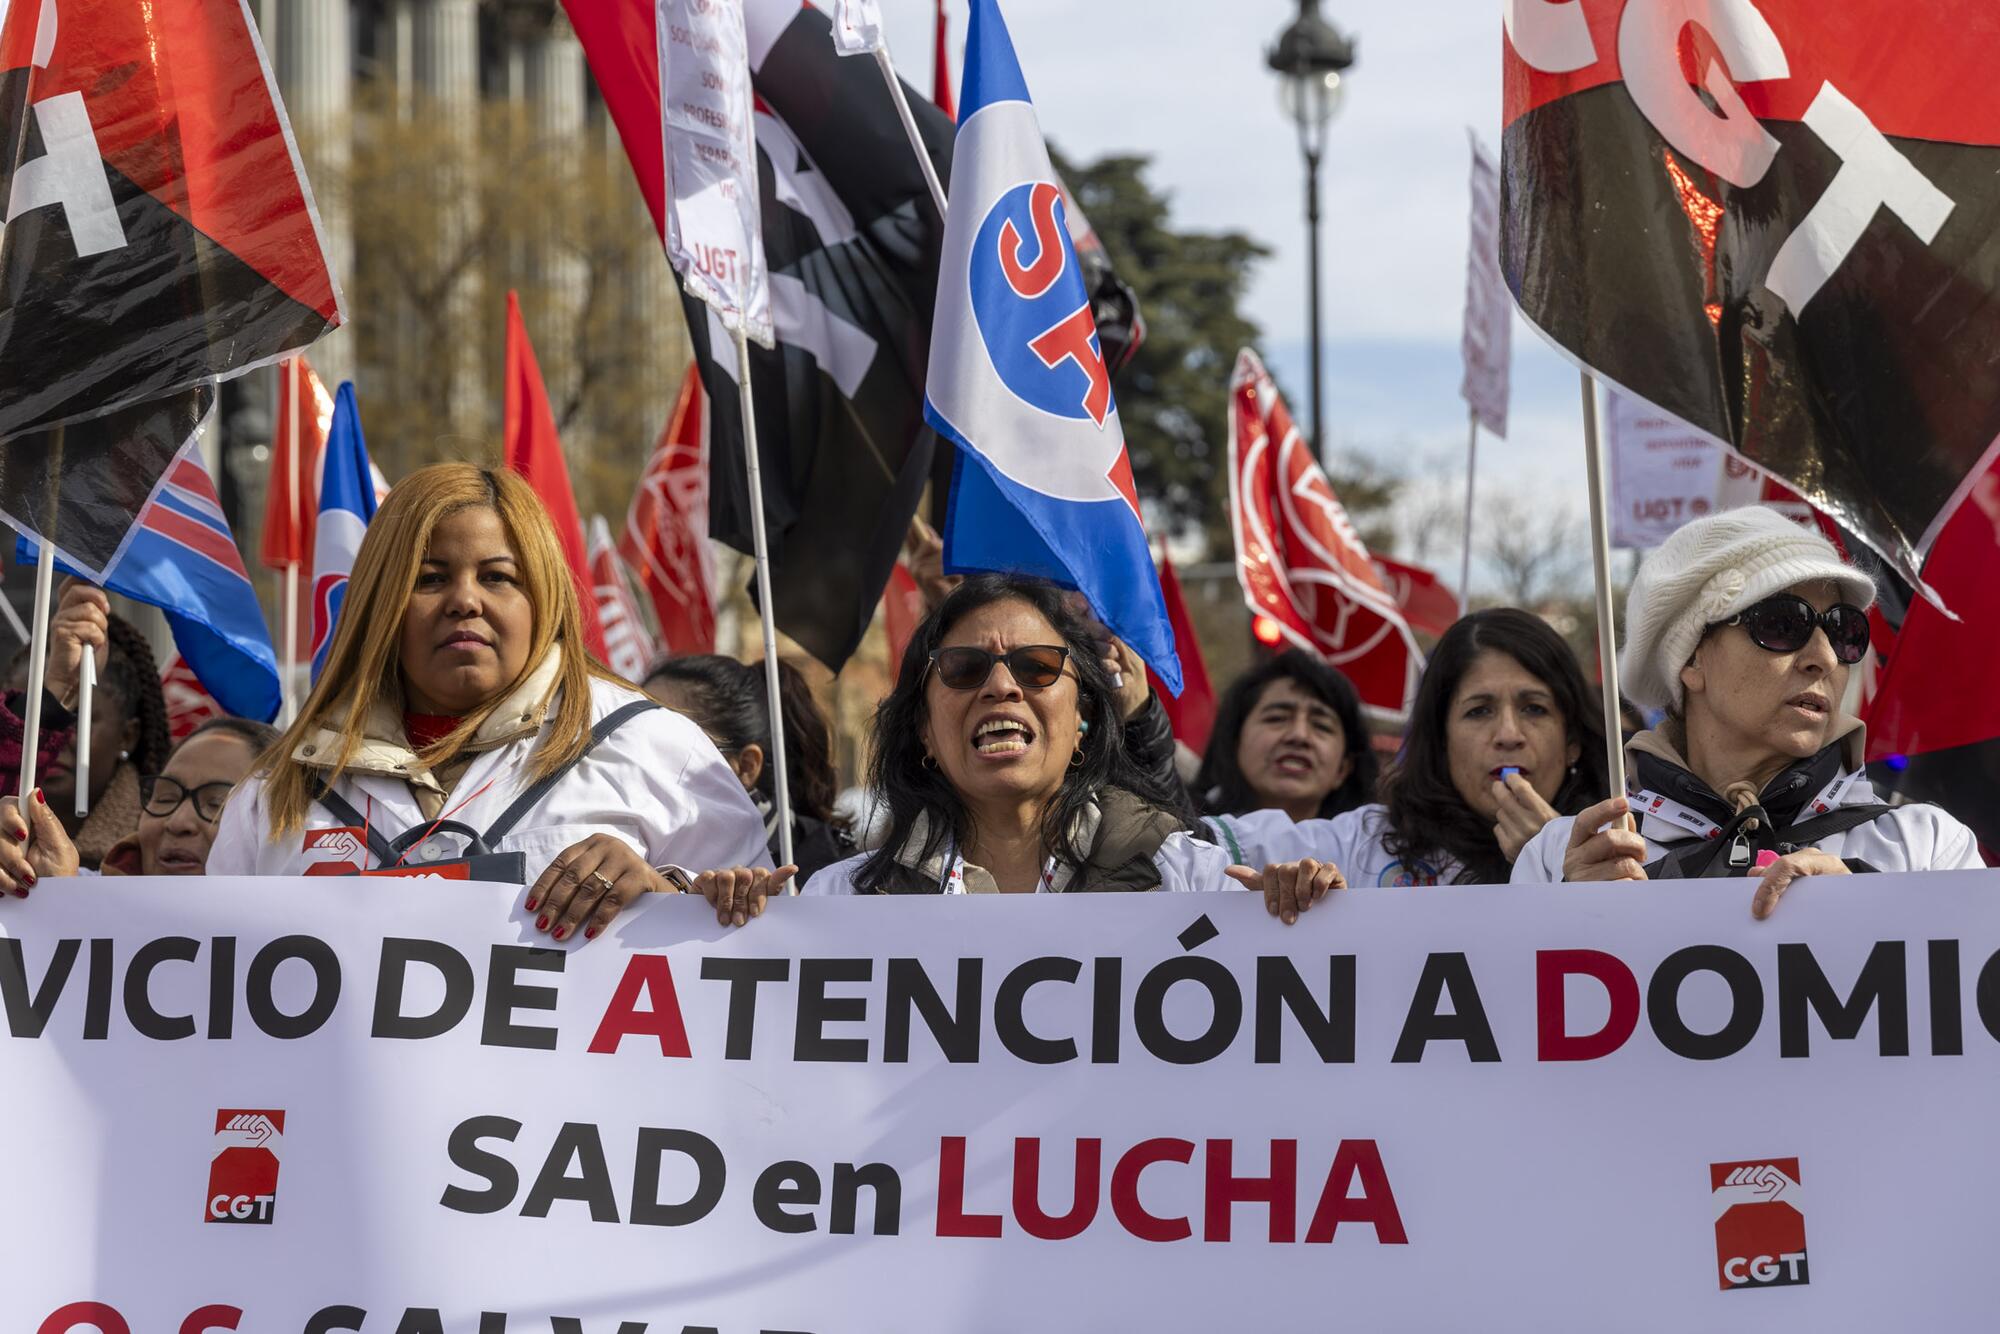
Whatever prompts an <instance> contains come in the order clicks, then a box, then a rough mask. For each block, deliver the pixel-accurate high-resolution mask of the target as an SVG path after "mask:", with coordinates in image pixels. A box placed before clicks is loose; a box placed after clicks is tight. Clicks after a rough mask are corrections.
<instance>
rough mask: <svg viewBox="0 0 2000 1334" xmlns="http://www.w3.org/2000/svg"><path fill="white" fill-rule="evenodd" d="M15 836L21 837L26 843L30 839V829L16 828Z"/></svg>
mask: <svg viewBox="0 0 2000 1334" xmlns="http://www.w3.org/2000/svg"><path fill="white" fill-rule="evenodd" d="M14 837H15V838H18V839H20V840H21V841H22V842H23V843H26V842H27V841H28V831H27V830H25V829H16V830H15V831H14Z"/></svg>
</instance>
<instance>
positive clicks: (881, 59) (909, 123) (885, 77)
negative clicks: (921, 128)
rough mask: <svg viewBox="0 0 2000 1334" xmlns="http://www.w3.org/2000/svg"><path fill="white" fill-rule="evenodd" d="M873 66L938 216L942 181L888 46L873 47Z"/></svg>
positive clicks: (941, 214)
mask: <svg viewBox="0 0 2000 1334" xmlns="http://www.w3.org/2000/svg"><path fill="white" fill-rule="evenodd" d="M875 68H877V69H879V70H881V71H882V82H884V83H886V84H888V85H889V96H890V97H891V98H892V99H893V100H894V101H895V103H896V115H897V116H899V117H901V119H902V122H903V133H904V134H905V135H907V136H908V137H909V140H910V151H911V152H913V153H915V154H916V155H917V165H918V166H919V167H922V168H923V169H924V184H925V185H928V186H929V187H930V188H931V200H932V202H933V203H935V204H936V205H937V211H938V217H939V218H940V219H942V218H943V217H944V216H945V212H944V183H943V182H942V181H940V180H938V174H937V167H936V165H935V164H933V163H932V162H931V154H930V150H929V149H927V148H925V147H924V137H923V136H922V135H921V134H918V133H917V118H916V117H915V116H914V115H912V114H911V113H910V99H909V98H908V97H906V96H904V94H903V81H902V80H901V79H899V78H897V77H896V66H895V65H894V64H893V63H892V62H891V61H890V59H889V48H887V47H886V46H878V47H876V48H875Z"/></svg>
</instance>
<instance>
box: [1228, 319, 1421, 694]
mask: <svg viewBox="0 0 2000 1334" xmlns="http://www.w3.org/2000/svg"><path fill="white" fill-rule="evenodd" d="M1229 521H1230V526H1231V528H1232V529H1233V530H1234V531H1235V534H1236V574H1237V578H1238V580H1239V581H1240V582H1241V583H1242V585H1243V598H1244V600H1245V601H1246V602H1248V603H1249V604H1250V610H1251V611H1252V612H1255V613H1257V614H1259V615H1263V616H1268V617H1270V618H1271V619H1272V620H1273V621H1275V622H1277V624H1278V628H1279V629H1280V630H1281V631H1283V632H1284V635H1285V638H1287V639H1289V640H1290V641H1291V642H1292V643H1294V644H1296V645H1298V646H1299V647H1300V648H1303V649H1307V650H1310V651H1312V652H1315V653H1318V654H1319V655H1320V656H1321V657H1323V658H1325V659H1326V660H1327V661H1328V662H1329V663H1331V664H1332V665H1334V666H1335V667H1338V668H1340V670H1341V671H1343V672H1345V673H1347V676H1348V678H1349V679H1350V680H1352V681H1353V682H1354V687H1355V689H1356V690H1357V691H1359V692H1360V694H1361V699H1362V702H1363V703H1365V704H1371V705H1373V706H1375V707H1376V708H1380V709H1387V710H1389V711H1391V712H1397V713H1400V712H1402V711H1403V710H1405V709H1406V708H1408V707H1409V700H1410V696H1411V694H1412V693H1413V692H1414V691H1415V689H1416V683H1417V672H1418V670H1419V669H1420V668H1421V667H1422V665H1423V655H1422V654H1421V653H1420V652H1419V651H1418V650H1417V643H1416V640H1415V639H1414V638H1412V637H1411V635H1410V627H1409V626H1408V625H1407V624H1406V623H1405V622H1404V620H1403V617H1402V613H1401V612H1400V611H1398V610H1397V607H1396V599H1395V596H1394V595H1393V594H1392V593H1391V592H1390V591H1389V589H1388V588H1387V587H1385V586H1384V584H1383V582H1382V575H1381V573H1380V572H1379V571H1378V570H1377V569H1376V568H1375V562H1374V561H1372V560H1370V559H1369V556H1368V548H1367V547H1366V546H1365V545H1363V544H1362V541H1361V538H1360V536H1359V535H1358V534H1357V533H1356V532H1355V531H1354V525H1353V524H1352V523H1350V522H1349V521H1348V518H1347V511H1346V510H1345V509H1343V508H1342V507H1341V504H1340V501H1339V500H1338V499H1337V498H1336V497H1335V496H1334V494H1333V488H1332V487H1331V486H1330V485H1328V483H1327V480H1326V474H1325V473H1323V472H1321V471H1320V467H1319V463H1318V462H1317V461H1316V460H1315V459H1314V458H1313V456H1312V447H1311V446H1310V445H1308V444H1307V443H1306V441H1305V439H1304V437H1302V436H1301V435H1300V434H1299V433H1298V431H1297V429H1296V428H1294V427H1293V425H1292V416H1291V413H1290V412H1288V411H1287V410H1286V408H1285V402H1284V400H1283V399H1282V398H1280V397H1278V386H1277V385H1276V384H1275V383H1273V381H1272V379H1271V376H1270V373H1269V372H1268V371H1266V370H1265V369H1264V363H1263V362H1261V361H1259V360H1258V359H1257V354H1256V353H1254V352H1252V351H1250V350H1249V349H1248V348H1245V349H1244V350H1243V352H1242V353H1240V354H1239V355H1238V356H1237V359H1236V372H1235V374H1234V375H1232V376H1231V377H1230V381H1229Z"/></svg>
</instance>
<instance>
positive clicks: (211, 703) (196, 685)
mask: <svg viewBox="0 0 2000 1334" xmlns="http://www.w3.org/2000/svg"><path fill="white" fill-rule="evenodd" d="M160 693H161V694H162V695H164V696H165V697H166V701H167V731H168V732H169V733H170V734H172V736H173V738H174V740H176V741H181V740H184V739H185V738H186V737H187V734H188V733H190V732H192V731H194V729H195V728H197V727H199V726H201V725H202V724H203V723H205V722H207V721H208V720H209V719H210V718H219V717H221V716H222V706H221V705H220V704H217V703H216V702H215V697H214V696H212V695H210V694H209V693H208V691H207V690H205V689H203V688H202V684H201V681H200V679H199V678H198V677H196V676H195V674H194V669H193V668H191V667H189V666H188V665H187V659H185V658H183V657H181V655H180V654H178V653H176V654H174V656H173V657H171V658H169V659H168V660H167V665H166V666H165V667H163V668H161V669H160Z"/></svg>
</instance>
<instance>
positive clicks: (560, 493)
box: [501, 292, 605, 661]
mask: <svg viewBox="0 0 2000 1334" xmlns="http://www.w3.org/2000/svg"><path fill="white" fill-rule="evenodd" d="M506 375H507V384H506V397H505V412H504V416H503V419H502V421H503V424H502V427H501V434H502V436H503V438H504V442H505V449H506V458H507V466H508V467H509V468H511V469H513V470H514V471H515V472H517V473H519V474H521V476H523V477H525V478H527V479H528V485H530V486H532V487H534V488H535V494H536V495H538V496H540V497H541V498H542V504H543V506H544V507H545V508H546V509H547V510H548V513H549V520H550V522H552V523H553V524H554V525H555V529H556V540H557V541H559V542H561V543H562V549H563V558H564V559H565V560H566V561H568V562H569V572H570V578H571V580H572V581H573V582H574V583H575V584H576V596H577V601H578V602H579V603H580V604H581V605H582V611H583V640H584V644H585V646H586V647H587V648H589V650H590V652H591V653H592V654H593V655H595V656H596V657H597V658H598V659H599V660H600V661H601V660H602V659H603V658H604V656H605V650H604V627H603V625H602V624H601V623H600V622H599V621H598V618H597V594H596V591H595V589H594V587H593V585H592V583H591V578H590V560H589V557H588V554H587V552H586V551H585V548H584V545H583V524H582V522H581V521H580V520H579V519H578V518H577V515H576V496H575V494H574V493H573V492H571V490H570V486H569V464H568V463H567V462H566V461H565V460H564V459H563V451H562V440H561V438H560V437H558V436H557V434H556V415H555V409H554V408H552V407H551V406H550V405H549V391H548V386H547V385H546V384H544V383H543V381H542V368H541V366H540V365H539V364H538V363H537V362H536V361H535V349H534V347H533V345H531V344H530V343H529V342H528V326H527V324H526V322H525V321H523V320H522V318H521V301H520V298H519V297H518V296H517V295H516V294H515V293H513V292H509V293H507V371H506Z"/></svg>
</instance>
